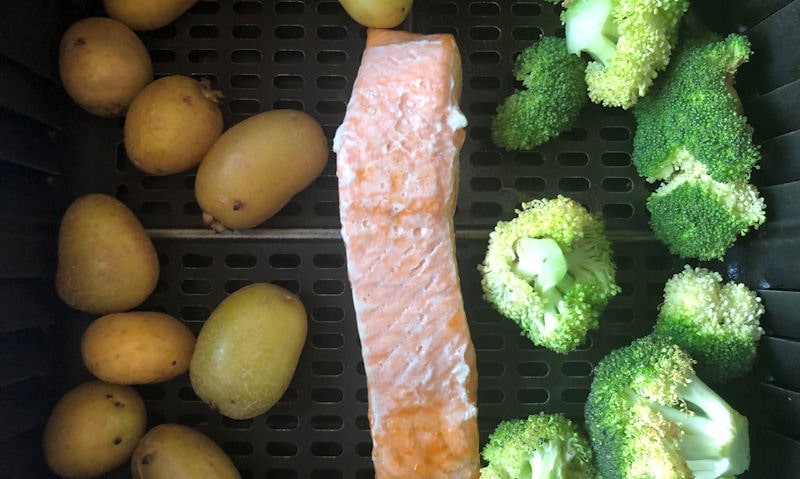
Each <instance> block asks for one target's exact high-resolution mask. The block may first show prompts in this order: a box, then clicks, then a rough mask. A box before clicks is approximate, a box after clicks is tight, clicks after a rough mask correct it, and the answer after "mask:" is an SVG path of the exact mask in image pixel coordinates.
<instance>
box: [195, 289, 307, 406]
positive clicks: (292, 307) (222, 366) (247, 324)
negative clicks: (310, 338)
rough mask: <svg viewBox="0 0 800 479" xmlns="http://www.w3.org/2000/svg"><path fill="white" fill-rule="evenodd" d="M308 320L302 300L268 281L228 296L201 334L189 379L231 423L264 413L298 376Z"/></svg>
mask: <svg viewBox="0 0 800 479" xmlns="http://www.w3.org/2000/svg"><path fill="white" fill-rule="evenodd" d="M307 328H308V320H307V317H306V310H305V308H304V307H303V303H302V302H301V301H300V299H299V298H298V297H297V296H295V295H294V294H292V293H291V292H289V291H287V290H285V289H284V288H281V287H280V286H276V285H274V284H268V283H256V284H252V285H249V286H245V287H244V288H242V289H240V290H238V291H236V292H235V293H233V294H231V295H230V296H228V297H227V298H225V299H224V300H223V301H222V302H221V303H220V304H219V305H218V306H217V307H216V308H215V309H214V311H213V312H212V313H211V316H210V317H209V318H208V320H207V321H206V322H205V323H204V324H203V327H202V329H201V330H200V334H199V335H198V336H197V345H196V346H195V350H194V355H193V356H192V362H191V365H190V367H189V378H190V380H191V383H192V387H193V388H194V391H195V393H197V395H198V396H199V397H200V398H201V399H202V400H203V401H204V402H206V403H207V404H208V405H209V406H210V407H211V408H213V409H217V410H218V411H219V412H220V413H222V414H223V415H225V416H228V417H230V418H233V419H249V418H252V417H255V416H258V415H259V414H262V413H264V412H266V411H267V410H268V409H269V408H271V407H272V406H273V405H274V404H275V403H276V402H278V399H280V398H281V396H282V395H283V393H284V392H286V388H287V387H288V386H289V382H290V381H291V380H292V377H293V376H294V372H295V369H296V368H297V362H298V360H299V359H300V353H301V351H302V349H303V345H304V344H305V340H306V332H307Z"/></svg>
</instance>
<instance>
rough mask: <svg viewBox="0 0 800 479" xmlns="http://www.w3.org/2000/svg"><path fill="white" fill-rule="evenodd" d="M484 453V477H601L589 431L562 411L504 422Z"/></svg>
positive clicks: (578, 478) (546, 478)
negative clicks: (596, 465)
mask: <svg viewBox="0 0 800 479" xmlns="http://www.w3.org/2000/svg"><path fill="white" fill-rule="evenodd" d="M481 455H482V456H483V459H484V460H486V462H487V466H486V467H484V468H482V469H481V475H480V477H481V479H557V478H568V479H599V476H598V475H597V468H596V467H595V464H594V455H593V453H592V448H591V446H590V445H589V440H588V439H587V437H586V435H585V433H584V432H583V431H582V430H581V429H579V428H578V426H577V425H576V424H575V423H574V422H572V421H571V420H570V419H568V418H567V417H566V416H564V415H563V414H560V413H555V414H545V413H539V414H535V415H531V416H528V417H527V418H526V419H510V420H506V421H503V422H501V423H500V424H498V425H497V428H495V430H494V432H492V434H491V435H490V436H489V442H488V443H487V444H486V446H484V448H483V451H482V452H481Z"/></svg>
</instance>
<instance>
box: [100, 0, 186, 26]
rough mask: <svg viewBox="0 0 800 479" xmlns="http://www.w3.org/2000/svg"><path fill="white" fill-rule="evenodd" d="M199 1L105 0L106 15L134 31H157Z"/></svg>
mask: <svg viewBox="0 0 800 479" xmlns="http://www.w3.org/2000/svg"><path fill="white" fill-rule="evenodd" d="M195 3H197V0H103V6H104V7H105V9H106V13H107V14H108V16H109V17H111V18H116V19H117V20H119V21H121V22H122V23H124V24H125V25H128V26H129V27H131V28H132V29H134V30H139V31H144V30H155V29H156V28H161V27H163V26H165V25H169V24H170V23H172V22H173V21H175V20H177V19H178V17H180V16H181V15H183V14H184V13H185V12H186V11H187V10H189V9H190V8H191V7H192V5H194V4H195Z"/></svg>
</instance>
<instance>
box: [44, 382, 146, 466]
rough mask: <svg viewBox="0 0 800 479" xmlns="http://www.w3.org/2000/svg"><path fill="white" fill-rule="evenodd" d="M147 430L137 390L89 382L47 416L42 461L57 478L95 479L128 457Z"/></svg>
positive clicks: (67, 394)
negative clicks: (92, 478) (86, 478)
mask: <svg viewBox="0 0 800 479" xmlns="http://www.w3.org/2000/svg"><path fill="white" fill-rule="evenodd" d="M146 426H147V413H146V411H145V405H144V401H142V398H141V397H140V396H139V394H138V393H137V392H136V390H134V389H133V388H132V387H130V386H122V385H119V384H109V383H105V382H102V381H89V382H86V383H83V384H81V385H79V386H77V387H75V388H74V389H72V390H70V391H68V392H67V393H66V394H64V396H62V397H61V399H60V400H59V401H58V403H56V405H55V407H54V408H53V411H52V412H51V413H50V417H49V418H48V419H47V423H46V424H45V427H44V433H43V437H42V446H43V450H44V457H45V460H46V462H47V465H48V466H49V467H50V469H52V471H53V472H55V473H56V474H57V475H58V476H61V477H67V478H78V477H97V476H99V475H101V474H105V473H107V472H109V471H111V470H113V469H115V468H117V467H119V466H121V465H122V464H124V463H125V461H127V460H128V459H130V457H131V454H133V450H134V449H135V448H136V445H137V444H138V442H139V439H140V438H141V437H142V436H143V435H144V432H145V429H146Z"/></svg>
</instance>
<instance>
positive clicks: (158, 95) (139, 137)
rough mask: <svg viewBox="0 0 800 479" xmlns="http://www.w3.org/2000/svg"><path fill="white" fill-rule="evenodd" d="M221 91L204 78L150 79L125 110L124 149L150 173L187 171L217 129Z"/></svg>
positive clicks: (219, 130) (219, 131)
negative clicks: (202, 80)
mask: <svg viewBox="0 0 800 479" xmlns="http://www.w3.org/2000/svg"><path fill="white" fill-rule="evenodd" d="M220 96H221V94H220V93H219V92H217V91H215V90H212V89H211V87H210V86H209V84H208V82H201V81H198V80H195V79H194V78H191V77H188V76H183V75H170V76H166V77H163V78H159V79H158V80H155V81H154V82H152V83H150V84H149V85H147V86H146V87H144V89H143V90H142V91H141V92H140V93H139V94H138V95H136V98H134V99H133V102H132V103H131V106H130V108H128V113H127V115H126V116H125V127H124V144H125V153H127V155H128V158H129V159H130V160H131V162H133V164H134V165H135V166H136V167H137V168H139V169H140V170H142V171H144V172H145V173H149V174H151V175H169V174H173V173H180V172H182V171H186V170H188V169H190V168H192V167H194V166H197V164H198V163H200V160H202V159H203V157H204V156H205V154H206V153H207V152H208V150H209V149H210V148H211V145H213V144H214V142H215V141H216V140H217V138H218V137H219V136H220V135H221V134H222V129H223V120H222V111H220V109H219V105H217V101H218V99H219V97H220Z"/></svg>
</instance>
